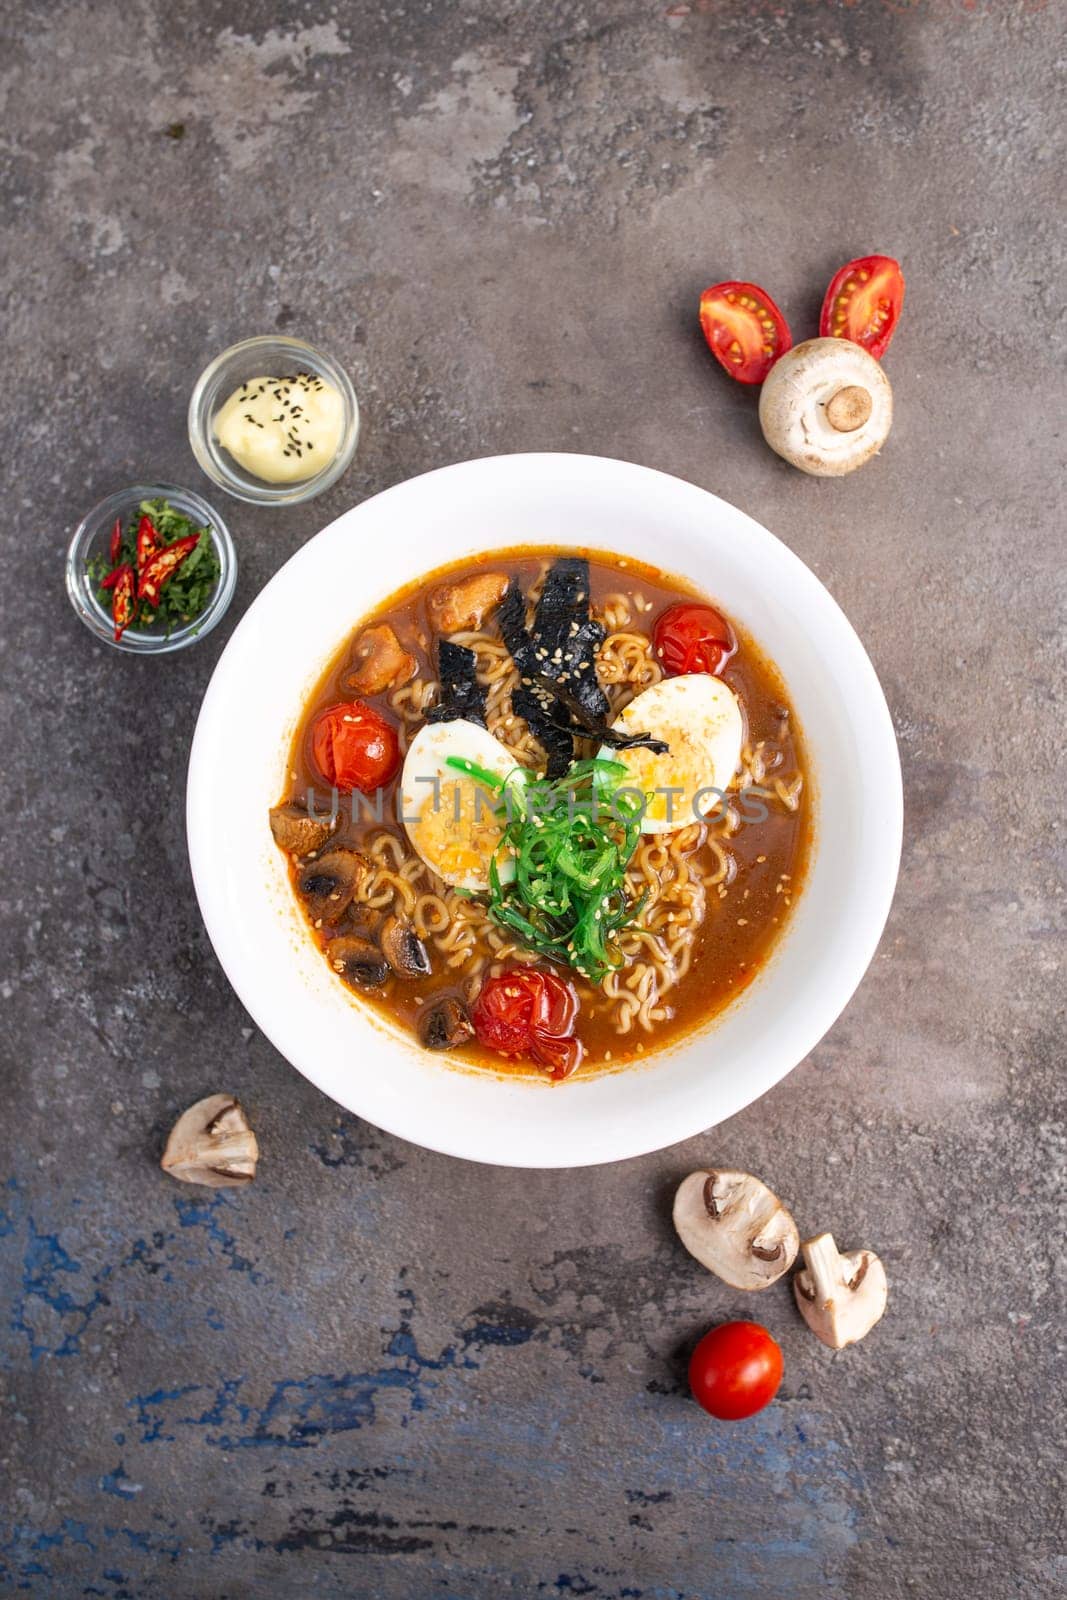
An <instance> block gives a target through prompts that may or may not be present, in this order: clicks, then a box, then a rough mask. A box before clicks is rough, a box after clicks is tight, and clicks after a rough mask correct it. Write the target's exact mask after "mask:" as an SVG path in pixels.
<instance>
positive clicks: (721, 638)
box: [652, 600, 737, 678]
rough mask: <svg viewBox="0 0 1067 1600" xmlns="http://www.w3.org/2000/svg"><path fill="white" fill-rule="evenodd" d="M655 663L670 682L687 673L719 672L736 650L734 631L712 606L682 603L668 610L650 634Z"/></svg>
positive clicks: (657, 621)
mask: <svg viewBox="0 0 1067 1600" xmlns="http://www.w3.org/2000/svg"><path fill="white" fill-rule="evenodd" d="M652 646H653V649H654V650H655V652H656V660H657V661H658V662H659V663H660V665H661V666H662V668H663V670H664V672H666V673H667V674H668V676H669V677H672V678H680V677H681V676H682V674H683V673H686V672H710V673H718V672H721V671H722V669H723V667H724V666H725V665H726V663H727V662H728V661H729V659H730V657H731V656H732V655H733V653H734V651H735V650H736V649H737V640H736V639H735V638H734V635H733V629H732V628H731V627H730V624H729V623H728V622H727V621H726V618H725V617H721V616H720V615H719V613H718V612H717V611H716V610H715V609H714V608H713V607H712V606H701V605H695V604H693V605H691V604H689V603H688V602H687V601H684V600H683V601H681V602H680V603H679V604H678V605H676V606H668V607H667V609H666V611H664V612H662V613H661V614H660V616H659V617H658V618H657V619H656V626H655V628H654V629H653V631H652Z"/></svg>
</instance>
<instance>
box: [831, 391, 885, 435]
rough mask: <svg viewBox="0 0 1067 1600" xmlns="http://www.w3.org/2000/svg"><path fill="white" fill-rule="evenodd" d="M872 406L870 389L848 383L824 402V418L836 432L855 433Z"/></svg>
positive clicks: (866, 417)
mask: <svg viewBox="0 0 1067 1600" xmlns="http://www.w3.org/2000/svg"><path fill="white" fill-rule="evenodd" d="M873 408H874V401H873V400H872V399H871V392H870V390H869V389H861V388H860V386H859V384H858V383H850V384H848V385H847V387H846V388H844V389H838V391H837V393H836V394H834V395H831V396H830V398H829V400H828V401H827V402H826V420H827V422H828V423H829V424H830V426H831V428H836V429H837V432H838V433H855V431H856V429H857V428H862V427H863V424H864V423H865V422H866V421H867V420H868V419H869V417H870V415H871V411H872V410H873Z"/></svg>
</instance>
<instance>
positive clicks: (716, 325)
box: [700, 283, 793, 383]
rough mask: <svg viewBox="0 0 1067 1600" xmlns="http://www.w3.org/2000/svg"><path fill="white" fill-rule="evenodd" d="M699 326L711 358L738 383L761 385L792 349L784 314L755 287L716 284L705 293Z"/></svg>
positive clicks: (764, 293) (766, 294) (750, 285)
mask: <svg viewBox="0 0 1067 1600" xmlns="http://www.w3.org/2000/svg"><path fill="white" fill-rule="evenodd" d="M700 326H701V327H702V328H703V330H704V337H705V339H706V340H707V341H708V346H709V348H710V350H711V353H712V355H713V356H714V357H715V359H716V360H717V361H718V362H719V363H720V365H721V366H723V367H725V368H726V371H727V372H728V373H729V374H730V376H731V378H736V379H737V381H738V383H762V382H763V380H764V378H765V377H766V376H767V374H768V372H770V370H771V368H772V367H773V366H774V363H775V362H776V361H777V360H778V357H779V356H784V355H785V353H786V351H787V350H790V349H792V346H793V336H792V334H791V333H790V332H789V325H788V323H787V322H786V320H785V318H784V317H783V316H782V313H781V312H780V311H779V309H778V307H777V306H776V305H775V303H774V301H773V300H772V299H771V297H770V295H769V294H768V293H767V291H766V290H765V289H761V288H760V287H759V285H758V284H755V283H715V284H712V286H711V288H710V289H705V290H704V293H703V294H702V295H701V296H700Z"/></svg>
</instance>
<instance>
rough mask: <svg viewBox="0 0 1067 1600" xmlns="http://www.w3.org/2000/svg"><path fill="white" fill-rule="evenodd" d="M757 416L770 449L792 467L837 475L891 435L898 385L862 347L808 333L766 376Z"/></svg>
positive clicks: (857, 463) (817, 474)
mask: <svg viewBox="0 0 1067 1600" xmlns="http://www.w3.org/2000/svg"><path fill="white" fill-rule="evenodd" d="M864 395H866V396H868V397H869V400H870V406H869V409H868V406H867V403H866V401H865V400H864V399H863V396H864ZM835 397H838V398H837V399H836V401H835ZM831 402H834V404H833V405H832V406H831ZM828 408H829V411H828ZM831 417H832V418H833V419H834V420H833V421H831ZM759 419H760V427H761V428H762V429H763V437H764V438H765V439H766V441H767V443H768V444H769V445H770V447H771V449H772V450H774V451H777V453H778V455H780V456H782V457H783V458H784V459H785V460H786V461H788V462H790V463H791V465H792V466H794V467H799V468H800V470H801V472H809V473H811V474H812V475H813V476H814V477H817V478H838V477H841V476H842V475H843V474H844V473H846V472H854V471H855V470H856V468H857V467H862V466H863V463H864V462H865V461H869V460H870V458H871V457H872V456H873V455H877V453H878V451H879V450H880V449H881V448H882V445H883V444H884V443H885V441H886V439H887V438H888V437H889V430H890V428H891V427H892V425H893V391H892V389H891V388H890V385H889V379H888V378H887V377H886V375H885V373H884V372H883V371H882V369H881V367H880V366H879V365H878V362H877V361H875V359H874V357H873V356H871V355H868V354H867V351H866V350H864V349H863V347H862V345H858V344H853V343H852V341H851V340H850V339H807V340H805V342H804V343H803V344H798V345H794V346H793V348H792V350H788V351H786V353H785V355H784V356H782V357H781V358H780V360H778V361H776V362H775V364H774V366H773V367H772V368H771V370H770V372H769V373H768V374H767V376H766V378H765V379H764V381H763V388H762V389H761V390H760V399H759ZM835 424H836V425H835Z"/></svg>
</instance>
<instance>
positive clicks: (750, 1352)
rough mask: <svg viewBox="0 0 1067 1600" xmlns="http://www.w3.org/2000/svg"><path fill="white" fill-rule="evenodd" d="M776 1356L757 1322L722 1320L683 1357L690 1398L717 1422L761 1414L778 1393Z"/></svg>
mask: <svg viewBox="0 0 1067 1600" xmlns="http://www.w3.org/2000/svg"><path fill="white" fill-rule="evenodd" d="M781 1381H782V1352H781V1350H780V1349H779V1347H778V1345H777V1343H776V1342H775V1340H774V1339H772V1338H771V1336H770V1334H769V1333H768V1332H767V1330H766V1328H761V1327H760V1325H759V1323H758V1322H724V1323H722V1324H721V1325H720V1326H719V1327H718V1328H712V1330H711V1332H710V1333H706V1334H705V1335H704V1337H703V1339H701V1341H700V1343H699V1344H698V1345H697V1347H696V1349H695V1350H694V1351H693V1354H692V1355H691V1356H690V1358H689V1387H690V1389H691V1390H692V1391H693V1399H694V1400H695V1401H696V1402H697V1404H698V1405H702V1406H703V1407H704V1410H705V1411H709V1412H710V1413H711V1415H712V1416H713V1417H719V1418H721V1420H722V1421H723V1422H736V1421H738V1420H739V1419H740V1418H741V1417H751V1416H754V1415H755V1413H756V1412H757V1411H762V1410H763V1408H764V1406H765V1405H768V1404H769V1403H770V1402H771V1401H772V1400H773V1399H774V1397H775V1395H776V1394H777V1393H778V1385H779V1384H780V1383H781Z"/></svg>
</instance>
